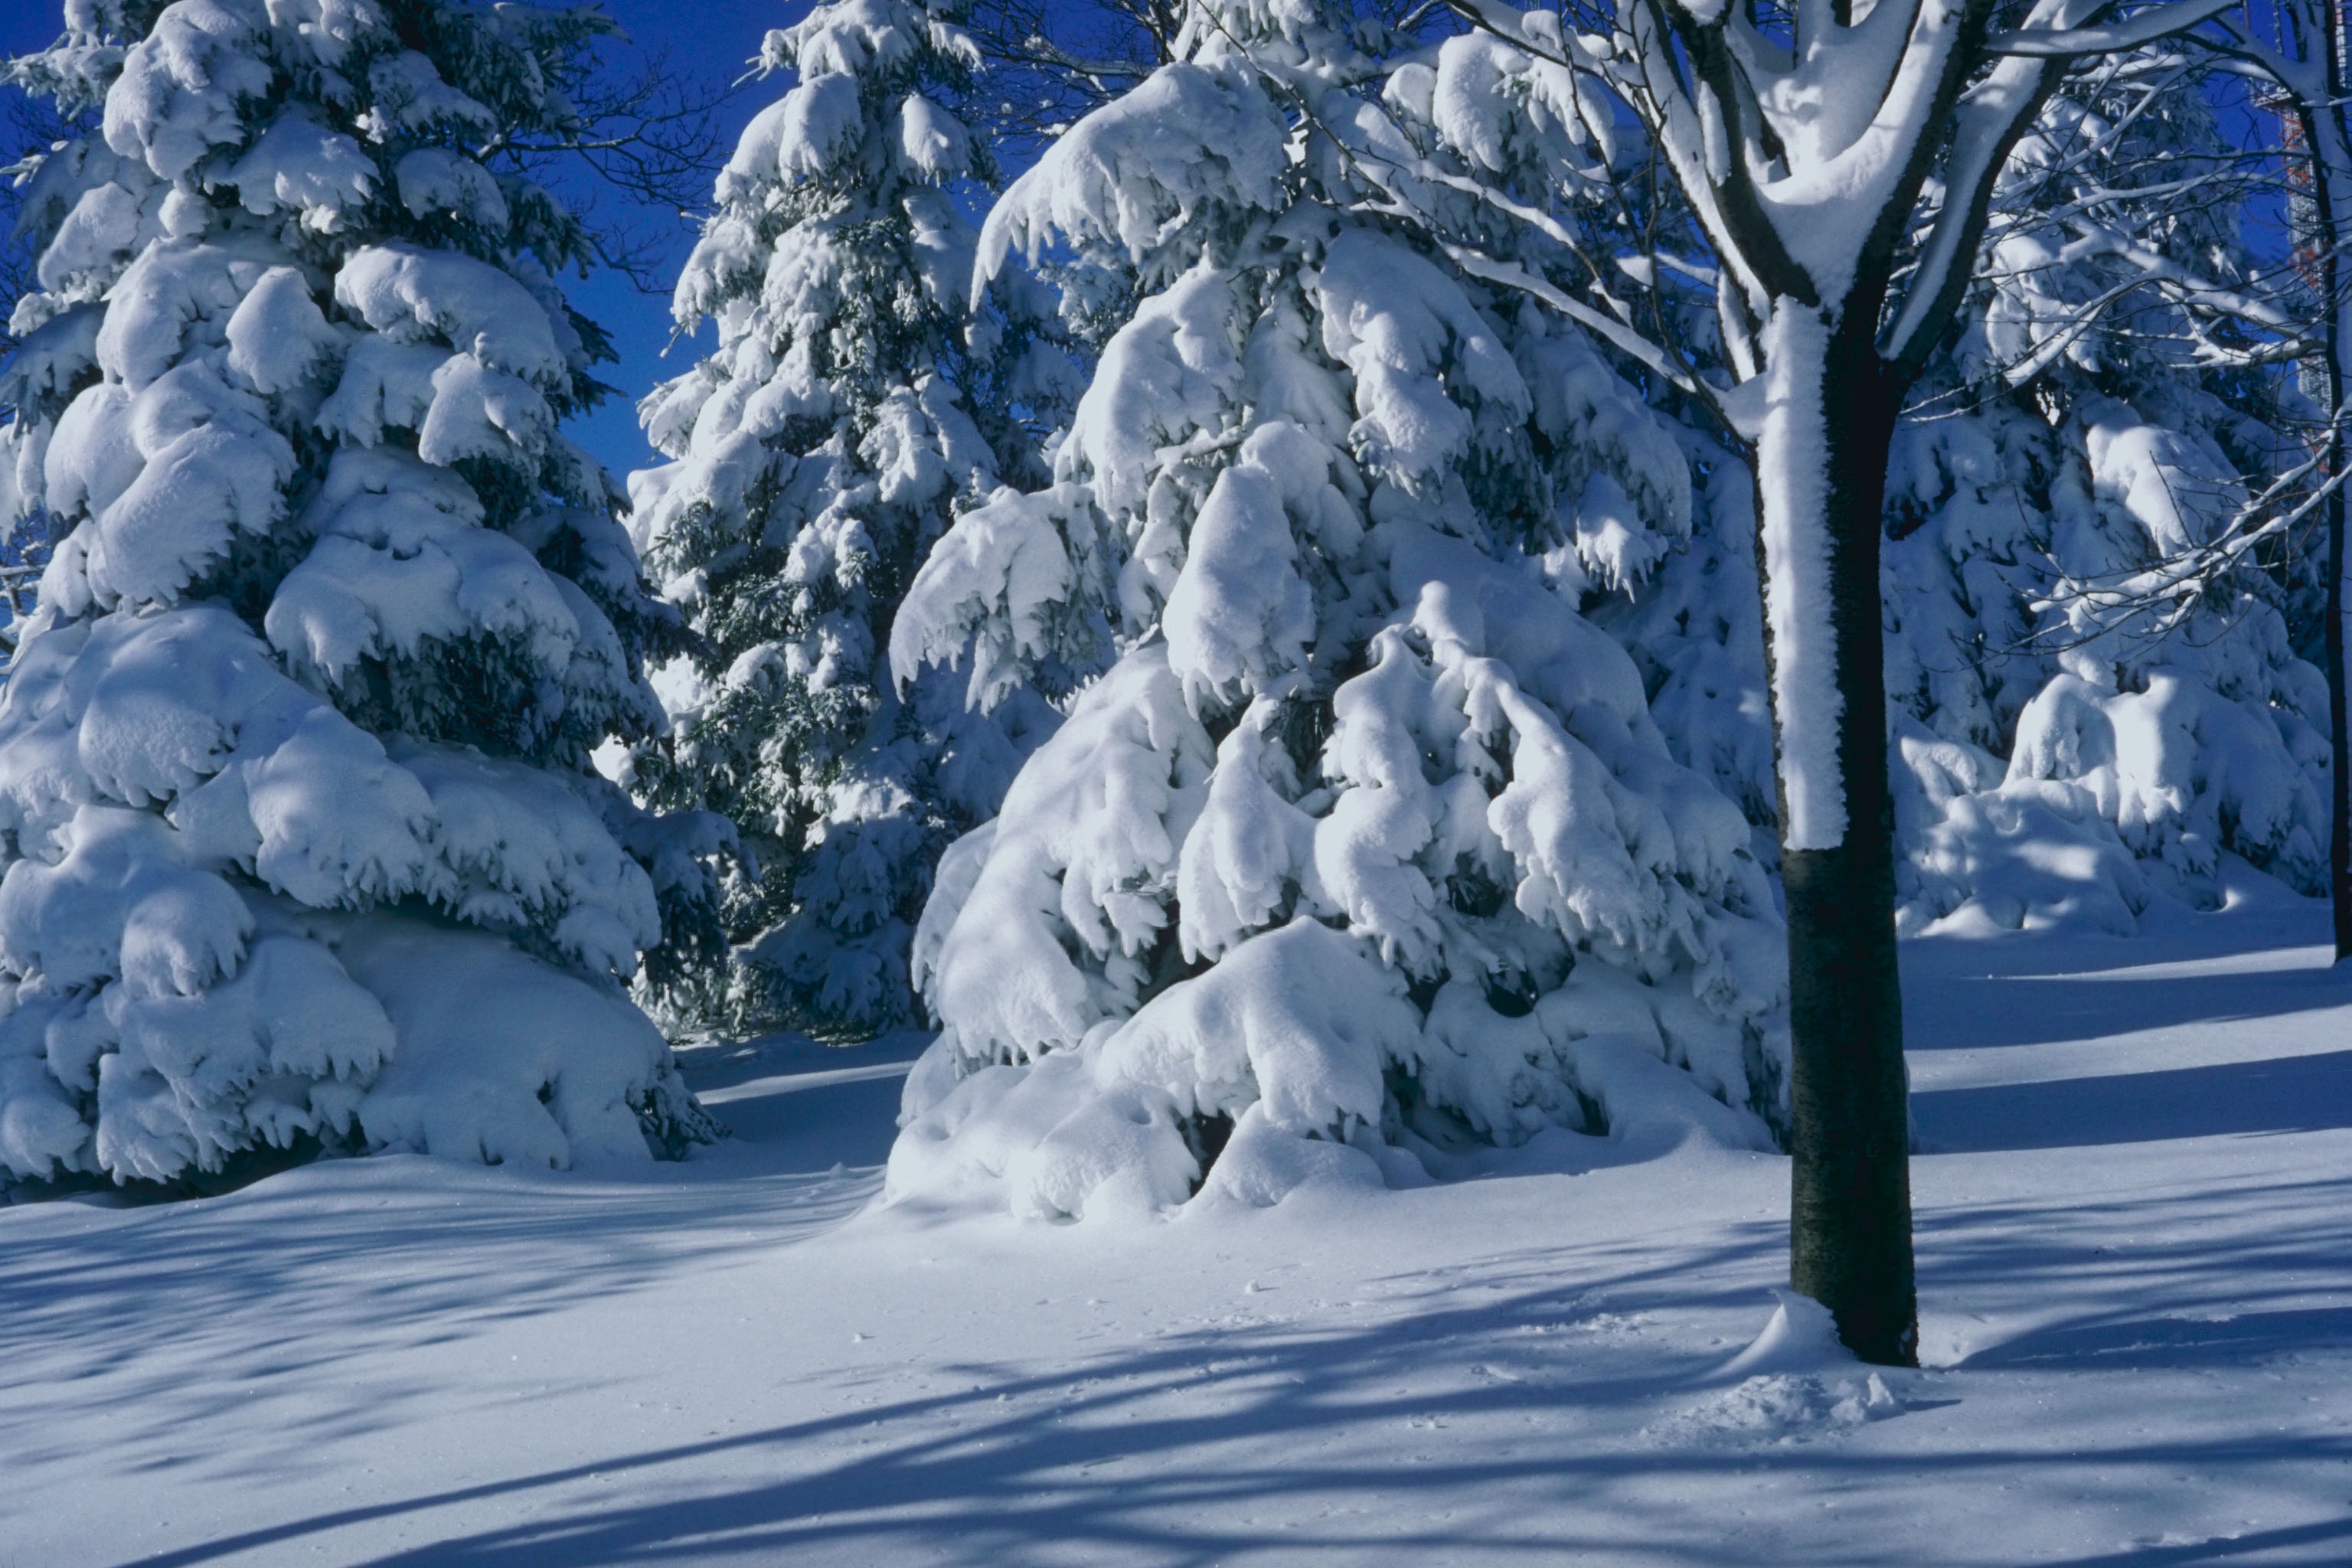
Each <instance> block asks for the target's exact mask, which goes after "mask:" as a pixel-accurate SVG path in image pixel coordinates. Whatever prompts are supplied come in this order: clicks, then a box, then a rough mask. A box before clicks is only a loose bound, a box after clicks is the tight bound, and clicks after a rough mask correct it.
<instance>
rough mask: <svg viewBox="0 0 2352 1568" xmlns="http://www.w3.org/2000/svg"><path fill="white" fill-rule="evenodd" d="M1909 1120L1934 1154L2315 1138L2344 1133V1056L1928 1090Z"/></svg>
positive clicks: (2350, 1089)
mask: <svg viewBox="0 0 2352 1568" xmlns="http://www.w3.org/2000/svg"><path fill="white" fill-rule="evenodd" d="M1911 1115H1912V1120H1913V1124H1914V1125H1915V1126H1916V1128H1917V1130H1918V1134H1919V1140H1920V1145H1921V1147H1922V1148H1923V1149H1924V1150H1926V1151H1927V1152H1934V1153H1960V1152H1990V1151H1995V1150H2018V1149H2066V1148H2076V1147H2086V1146H2095V1145H2098V1144H2103V1143H2140V1142H2158V1141H2161V1140H2165V1139H2172V1138H2210V1137H2216V1136H2221V1135H2228V1134H2238V1135H2246V1134H2254V1133H2264V1132H2315V1131H2323V1130H2325V1129H2329V1128H2338V1127H2352V1051H2328V1052H2324V1053H2320V1054H2316V1055H2312V1056H2296V1057H2273V1058H2268V1059H2265V1060H2261V1061H2249V1062H2221V1063H2215V1064H2212V1065H2209V1066H2205V1067H2193V1068H2165V1069H2162V1070H2159V1071H2156V1072H2137V1073H2112V1074H2101V1075H2099V1076H2096V1077H2092V1078H2073V1079H2056V1080H2054V1081H2044V1082H2041V1083H2005V1084H1991V1085H1983V1086H1979V1087H1976V1088H1969V1089H1928V1090H1923V1091H1921V1092H1918V1093H1915V1094H1913V1095H1912V1097H1911Z"/></svg>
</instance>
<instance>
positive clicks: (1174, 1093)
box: [883, 920, 1773, 1221]
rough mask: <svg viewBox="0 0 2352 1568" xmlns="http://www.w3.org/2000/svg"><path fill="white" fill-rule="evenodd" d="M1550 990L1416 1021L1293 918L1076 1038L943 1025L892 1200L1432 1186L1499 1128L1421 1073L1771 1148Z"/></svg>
mask: <svg viewBox="0 0 2352 1568" xmlns="http://www.w3.org/2000/svg"><path fill="white" fill-rule="evenodd" d="M1593 967H1594V968H1596V969H1598V968H1600V967H1601V966H1599V965H1595V966H1593ZM1628 984H1633V983H1631V982H1629V983H1628ZM1555 995H1557V996H1559V997H1561V998H1562V1000H1563V1002H1566V1003H1569V1004H1570V1005H1562V1006H1559V1007H1546V1006H1543V1005H1538V1008H1537V1010H1536V1011H1534V1012H1532V1013H1530V1014H1528V1015H1527V1016H1524V1017H1519V1018H1503V1017H1500V1016H1496V1015H1494V1014H1492V1013H1488V1014H1486V1018H1487V1019H1488V1021H1489V1022H1488V1026H1487V1027H1486V1028H1485V1029H1484V1030H1482V1031H1477V1032H1472V1031H1469V1030H1467V1029H1465V1027H1464V1017H1465V1015H1464V1014H1462V1012H1461V1011H1460V1010H1459V1009H1455V1010H1452V1013H1451V1016H1449V1010H1448V1009H1446V1008H1444V1007H1443V1006H1440V1007H1437V1008H1435V1009H1433V1011H1432V1012H1431V1014H1430V1015H1429V1016H1428V1018H1427V1019H1426V1020H1424V1019H1423V1016H1421V1014H1420V1013H1419V1012H1418V1010H1416V1009H1415V1008H1414V1007H1413V1006H1412V1004H1411V1003H1410V1002H1409V1001H1408V1000H1407V998H1406V997H1405V995H1404V994H1403V986H1402V981H1401V979H1400V978H1399V977H1397V976H1396V975H1394V974H1393V973H1391V972H1388V971H1385V970H1383V969H1382V968H1381V966H1380V965H1378V964H1377V963H1373V962H1372V961H1371V960H1370V959H1369V958H1368V957H1366V956H1365V955H1364V953H1363V952H1362V949H1361V947H1360V944H1359V943H1358V942H1356V941H1355V940H1354V939H1352V938H1349V937H1348V936H1346V935H1344V934H1343V933H1341V932H1339V931H1333V930H1331V929H1330V928H1329V927H1328V926H1324V925H1321V924H1318V923H1317V922H1316V921H1310V920H1298V921H1293V922H1291V923H1290V924H1289V925H1287V926H1285V927H1283V928H1282V929H1280V930H1278V931H1273V932H1269V933H1267V934H1265V935H1264V936H1261V937H1258V938H1256V939H1255V940H1253V941H1252V942H1247V943H1244V945H1243V946H1242V947H1241V948H1240V949H1238V950H1236V952H1235V953H1234V955H1233V956H1232V957H1231V958H1230V959H1229V960H1228V961H1227V962H1226V963H1223V964H1220V965H1218V966H1217V967H1216V968H1215V969H1213V970H1212V971H1211V972H1209V973H1206V974H1204V975H1202V976H1200V977H1198V978H1197V979H1195V980H1193V981H1192V982H1189V983H1188V984H1184V985H1181V986H1177V987H1174V988H1172V989H1171V990H1170V991H1168V992H1166V993H1164V994H1161V995H1160V996H1159V997H1157V998H1154V999H1153V1001H1152V1002H1151V1003H1150V1004H1148V1005H1146V1006H1145V1007H1144V1008H1143V1009H1142V1010H1141V1011H1140V1012H1139V1013H1138V1014H1136V1016H1134V1017H1133V1018H1131V1019H1129V1020H1127V1021H1126V1022H1124V1023H1121V1024H1108V1023H1107V1024H1104V1025H1101V1026H1097V1028H1096V1029H1094V1030H1093V1031H1092V1032H1091V1033H1089V1035H1088V1036H1087V1038H1086V1040H1085V1041H1084V1043H1082V1044H1081V1045H1080V1046H1078V1047H1076V1048H1075V1049H1071V1050H1062V1051H1053V1052H1048V1053H1046V1054H1045V1055H1043V1056H1041V1057H1039V1058H1037V1059H1036V1060H1034V1061H1033V1062H1030V1063H1027V1064H1003V1063H1000V1064H995V1065H987V1066H981V1067H978V1068H971V1066H970V1063H969V1059H968V1058H965V1057H963V1056H962V1055H961V1053H960V1052H959V1051H958V1049H957V1048H956V1046H955V1044H954V1042H953V1041H952V1039H950V1038H948V1037H942V1039H941V1040H940V1041H939V1042H937V1043H935V1044H934V1045H933V1046H932V1047H931V1048H930V1049H929V1051H928V1052H926V1053H925V1055H924V1056H923V1058H922V1059H921V1060H919V1061H918V1062H917V1063H916V1064H915V1068H914V1070H913V1071H912V1073H910V1074H909V1075H908V1082H907V1091H906V1099H905V1101H904V1106H903V1110H902V1111H901V1115H900V1125H901V1128H902V1131H901V1132H900V1134H899V1137H898V1143H897V1146H896V1147H895V1148H894V1149H893V1150H892V1152H891V1155H890V1163H889V1168H888V1173H887V1178H886V1181H885V1184H884V1188H883V1194H884V1201H885V1202H886V1203H899V1202H903V1201H906V1200H908V1199H910V1198H918V1197H920V1198H924V1199H929V1200H939V1201H946V1202H950V1203H956V1204H963V1203H971V1204H977V1205H984V1206H989V1207H995V1208H1000V1209H1009V1210H1010V1211H1011V1212H1012V1213H1013V1214H1014V1215H1019V1216H1021V1217H1024V1218H1030V1219H1047V1220H1065V1221H1066V1220H1078V1219H1096V1218H1102V1217H1106V1216H1115V1215H1120V1216H1126V1217H1129V1218H1140V1217H1144V1216H1148V1215H1152V1214H1156V1213H1160V1212H1164V1211H1167V1210H1171V1209H1175V1208H1179V1207H1185V1208H1188V1209H1190V1208H1202V1207H1206V1208H1215V1207H1220V1206H1226V1205H1241V1206H1244V1207H1249V1208H1265V1207H1270V1206H1272V1205H1275V1204H1277V1203H1279V1202H1281V1201H1282V1200H1283V1199H1284V1198H1285V1197H1286V1196H1288V1195H1289V1194H1292V1193H1294V1192H1296V1191H1298V1190H1299V1189H1301V1188H1304V1187H1307V1186H1312V1185H1324V1184H1339V1185H1352V1186H1360V1187H1381V1186H1386V1187H1390V1188H1402V1187H1409V1186H1419V1185H1425V1184H1428V1183H1429V1182H1430V1181H1431V1180H1432V1179H1433V1177H1432V1175H1431V1172H1430V1167H1431V1165H1433V1164H1434V1165H1436V1166H1438V1167H1439V1168H1440V1169H1441V1170H1443V1169H1445V1168H1447V1167H1449V1166H1450V1165H1451V1164H1452V1163H1453V1162H1452V1161H1450V1160H1449V1159H1448V1158H1447V1152H1448V1151H1447V1150H1446V1148H1445V1147H1444V1143H1457V1142H1458V1143H1464V1144H1471V1143H1476V1142H1485V1143H1490V1144H1491V1143H1492V1142H1496V1139H1495V1138H1494V1136H1493V1135H1492V1134H1488V1135H1486V1136H1485V1137H1484V1138H1480V1137H1478V1136H1477V1135H1475V1134H1473V1133H1471V1132H1470V1131H1469V1129H1468V1125H1467V1123H1466V1122H1464V1121H1461V1120H1460V1119H1459V1118H1458V1117H1455V1116H1446V1117H1444V1118H1443V1119H1442V1120H1441V1119H1439V1118H1438V1117H1436V1116H1433V1115H1432V1114H1431V1113H1430V1111H1429V1110H1428V1108H1427V1102H1426V1101H1424V1100H1423V1098H1422V1097H1423V1092H1424V1091H1425V1090H1426V1089H1428V1087H1429V1086H1431V1085H1433V1084H1442V1085H1443V1089H1444V1100H1445V1101H1446V1102H1448V1103H1454V1104H1474V1105H1475V1104H1478V1103H1481V1102H1492V1103H1495V1104H1508V1103H1517V1104H1520V1105H1525V1104H1528V1103H1529V1102H1531V1101H1533V1100H1536V1099H1538V1098H1540V1099H1542V1100H1545V1101H1547V1102H1550V1103H1555V1104H1557V1105H1559V1107H1560V1108H1561V1109H1560V1110H1559V1120H1558V1121H1557V1123H1556V1124H1555V1125H1556V1126H1558V1127H1567V1128H1570V1130H1571V1131H1583V1132H1589V1133H1591V1134H1593V1135H1595V1136H1596V1139H1597V1138H1598V1137H1599V1136H1601V1135H1605V1136H1606V1137H1607V1139H1608V1140H1609V1141H1610V1142H1612V1143H1613V1144H1617V1145H1621V1146H1622V1149H1621V1152H1622V1153H1627V1154H1632V1155H1633V1156H1635V1157H1642V1156H1644V1155H1647V1154H1651V1153H1664V1152H1666V1151H1668V1150H1670V1149H1672V1148H1674V1147H1676V1146H1678V1145H1680V1144H1682V1143H1684V1142H1687V1141H1689V1140H1690V1139H1692V1138H1694V1137H1696V1138H1700V1139H1703V1140H1705V1141H1706V1142H1712V1143H1714V1144H1717V1145H1718V1146H1721V1147H1726V1148H1734V1149H1753V1150H1769V1149H1770V1148H1772V1147H1773V1143H1772V1137H1771V1132H1770V1130H1769V1128H1768V1127H1767V1126H1766V1125H1765V1123H1764V1121H1762V1119H1761V1118H1759V1117H1758V1116H1756V1115H1755V1114H1753V1113H1752V1112H1750V1111H1747V1110H1734V1109H1732V1108H1731V1107H1729V1106H1727V1105H1725V1104H1724V1103H1722V1102H1721V1101H1719V1100H1715V1099H1713V1098H1711V1097H1710V1096H1709V1095H1708V1094H1707V1093H1706V1091H1705V1089H1702V1088H1701V1087H1700V1086H1699V1083H1698V1080H1697V1079H1696V1078H1695V1077H1694V1076H1693V1075H1692V1074H1691V1073H1690V1072H1689V1071H1687V1070H1685V1069H1684V1068H1678V1067H1675V1066H1671V1065H1669V1064H1668V1063H1667V1062H1666V1061H1665V1060H1664V1059H1663V1058H1662V1056H1661V1054H1660V1052H1661V1051H1662V1050H1663V1049H1664V1043H1663V1041H1662V1040H1661V1039H1660V1038H1659V1037H1657V1035H1656V1034H1655V1032H1654V1030H1653V1031H1652V1032H1650V1034H1649V1035H1648V1037H1646V1038H1644V1037H1638V1036H1637V1035H1635V1034H1634V1033H1633V1032H1631V1031H1627V1032H1622V1033H1571V1032H1570V1028H1571V1026H1570V1019H1572V1018H1581V1019H1583V1020H1585V1022H1586V1023H1587V1025H1588V1026H1589V1023H1590V1021H1591V1016H1592V1015H1591V1007H1590V1001H1589V999H1586V998H1578V997H1575V996H1574V995H1573V993H1572V992H1569V991H1563V992H1561V993H1555ZM1546 1000H1547V1001H1549V1000H1550V999H1549V998H1547V999H1546ZM1491 1125H1497V1126H1501V1127H1504V1128H1506V1129H1509V1130H1512V1131H1519V1132H1520V1133H1521V1136H1522V1138H1523V1137H1524V1130H1523V1129H1520V1128H1519V1127H1518V1124H1517V1122H1516V1121H1496V1122H1495V1123H1492V1124H1491ZM1550 1130H1552V1129H1550V1128H1547V1129H1546V1130H1545V1131H1550ZM1440 1139H1442V1140H1444V1143H1441V1142H1437V1141H1436V1140H1440Z"/></svg>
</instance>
